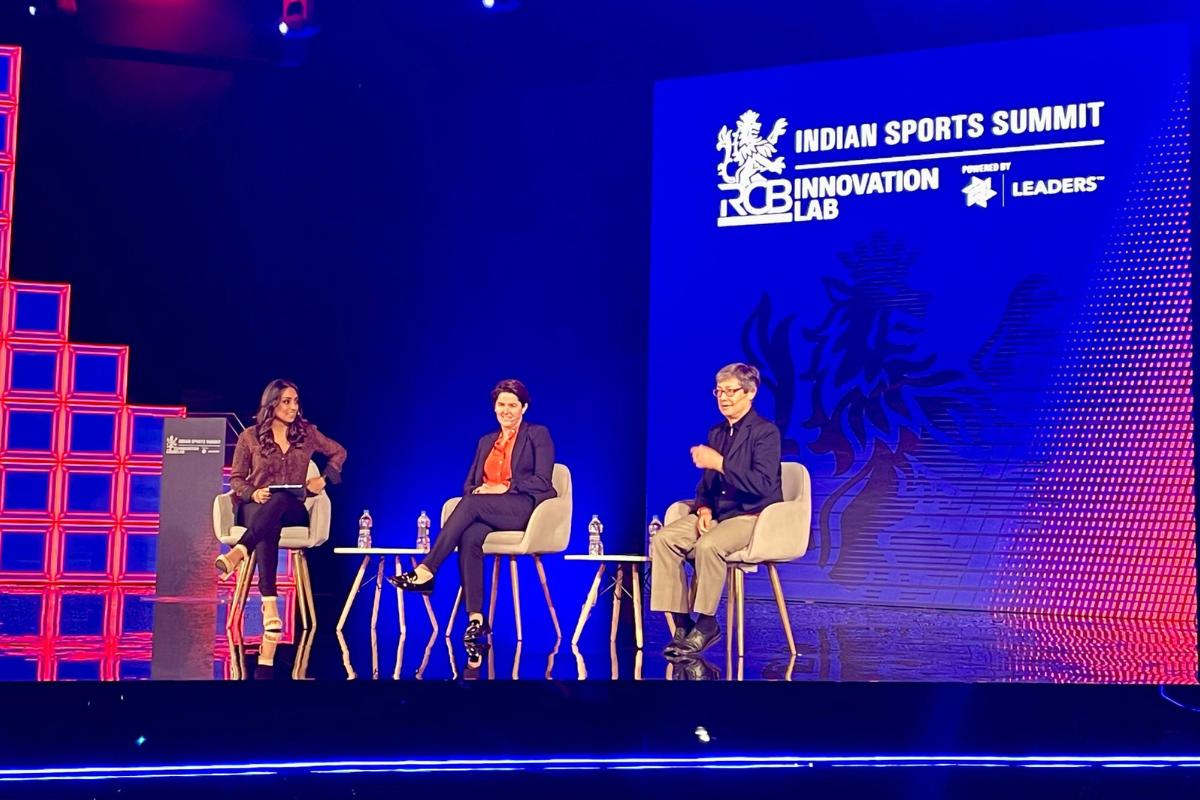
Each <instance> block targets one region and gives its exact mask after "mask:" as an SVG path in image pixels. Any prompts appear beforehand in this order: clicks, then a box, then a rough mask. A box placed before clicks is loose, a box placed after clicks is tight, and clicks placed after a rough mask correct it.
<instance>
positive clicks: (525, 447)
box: [463, 422, 558, 506]
mask: <svg viewBox="0 0 1200 800" xmlns="http://www.w3.org/2000/svg"><path fill="white" fill-rule="evenodd" d="M499 438H500V431H493V432H492V433H489V434H488V435H486V436H484V437H483V438H482V439H480V440H479V446H478V447H477V448H475V460H474V461H473V462H472V463H471V471H470V472H468V473H467V482H466V484H464V485H463V494H470V493H471V492H472V491H474V490H475V487H477V486H482V485H483V462H485V461H487V457H488V453H490V452H491V450H492V446H493V445H495V444H496V440H497V439H499ZM553 475H554V441H553V440H552V439H551V438H550V431H549V430H548V429H547V428H546V426H545V425H534V424H533V423H530V422H522V423H521V427H520V428H518V429H517V441H516V442H515V443H514V444H513V456H512V485H511V486H509V488H508V493H509V494H514V493H515V494H527V495H529V496H530V497H532V498H533V504H534V506H536V505H537V504H538V503H540V502H542V501H543V500H549V499H550V498H551V497H557V496H558V492H556V491H554V484H553V482H552V480H551V478H552V477H553Z"/></svg>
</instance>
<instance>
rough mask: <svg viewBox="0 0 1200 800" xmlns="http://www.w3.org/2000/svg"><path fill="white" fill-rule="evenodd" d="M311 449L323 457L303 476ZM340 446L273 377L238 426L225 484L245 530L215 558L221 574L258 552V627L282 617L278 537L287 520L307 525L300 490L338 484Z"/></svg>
mask: <svg viewBox="0 0 1200 800" xmlns="http://www.w3.org/2000/svg"><path fill="white" fill-rule="evenodd" d="M313 453H321V454H322V455H324V456H325V457H326V458H327V459H328V463H327V464H326V465H325V470H324V472H323V473H322V474H321V476H320V477H317V478H312V479H306V478H307V475H308V462H309V461H310V460H311V459H312V455H313ZM345 461H346V448H344V447H342V446H341V445H340V444H338V443H337V442H335V441H334V440H333V439H330V438H329V437H328V436H325V435H324V434H322V433H321V432H320V431H319V430H317V426H316V425H313V424H312V423H311V422H309V421H308V420H306V419H304V417H303V415H302V412H301V408H300V392H299V390H298V389H297V388H296V384H294V383H292V382H291V381H284V380H274V381H271V382H270V383H268V384H267V388H266V389H264V390H263V394H262V400H261V401H260V403H259V407H258V414H257V415H256V416H255V424H254V426H253V427H251V428H247V429H246V430H244V431H242V435H241V436H239V437H238V441H237V448H236V449H235V450H234V451H233V471H232V473H231V474H230V477H229V486H230V488H231V489H233V503H234V510H235V515H236V517H237V521H238V523H239V524H241V525H245V526H246V533H245V534H243V535H242V538H241V540H240V541H239V542H238V543H237V544H236V545H234V546H233V549H232V550H230V551H229V552H228V553H226V554H224V555H221V556H218V557H217V563H216V567H217V572H218V573H220V575H221V577H225V576H227V575H229V574H231V573H232V572H233V571H234V570H235V569H237V565H238V564H239V563H241V561H242V559H244V558H246V557H247V556H249V555H250V550H251V549H253V550H254V551H255V554H256V555H257V556H258V590H259V593H260V594H261V595H262V607H263V628H264V629H265V630H267V631H279V630H282V628H283V621H282V619H280V616H279V605H278V603H277V601H276V595H275V572H276V570H277V569H278V566H279V536H280V533H281V532H282V530H283V528H285V527H287V526H290V525H307V524H308V510H307V509H306V508H305V507H304V501H303V500H301V499H300V496H299V495H301V494H307V495H309V496H311V495H315V494H319V493H321V492H322V491H324V490H325V484H326V481H328V482H329V483H341V481H342V464H344V463H345ZM301 485H303V487H304V490H305V491H304V492H300V491H297V492H296V493H295V494H293V493H292V492H290V491H275V492H272V491H271V490H270V489H269V488H268V487H270V486H301Z"/></svg>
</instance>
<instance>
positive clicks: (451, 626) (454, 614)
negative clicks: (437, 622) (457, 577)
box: [446, 586, 463, 639]
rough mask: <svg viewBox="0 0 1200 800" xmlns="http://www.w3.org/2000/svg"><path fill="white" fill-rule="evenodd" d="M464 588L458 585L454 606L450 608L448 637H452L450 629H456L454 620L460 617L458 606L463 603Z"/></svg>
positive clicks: (447, 624) (447, 626) (447, 628)
mask: <svg viewBox="0 0 1200 800" xmlns="http://www.w3.org/2000/svg"><path fill="white" fill-rule="evenodd" d="M462 595H463V590H462V587H461V586H460V587H458V594H456V595H455V596H454V608H452V609H450V621H449V622H447V623H446V638H447V639H449V638H450V631H452V630H454V620H456V619H458V606H459V604H461V603H462Z"/></svg>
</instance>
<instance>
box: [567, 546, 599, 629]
mask: <svg viewBox="0 0 1200 800" xmlns="http://www.w3.org/2000/svg"><path fill="white" fill-rule="evenodd" d="M603 577H604V562H601V563H600V568H599V569H597V570H596V577H595V578H593V579H592V588H591V589H589V590H588V593H587V597H586V598H585V599H584V601H583V609H582V610H581V611H580V612H579V621H578V622H576V623H575V635H574V636H572V637H571V644H573V645H575V644H579V636H580V634H582V633H583V626H584V624H585V623H586V622H587V620H588V615H589V614H591V613H592V606H594V605H596V598H597V597H598V596H599V593H600V579H601V578H603Z"/></svg>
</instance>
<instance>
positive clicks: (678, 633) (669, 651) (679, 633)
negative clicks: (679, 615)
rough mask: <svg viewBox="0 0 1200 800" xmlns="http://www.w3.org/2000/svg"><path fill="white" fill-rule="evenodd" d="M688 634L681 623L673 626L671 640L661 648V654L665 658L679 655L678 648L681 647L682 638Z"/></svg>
mask: <svg viewBox="0 0 1200 800" xmlns="http://www.w3.org/2000/svg"><path fill="white" fill-rule="evenodd" d="M687 635H688V632H687V631H686V630H684V628H683V626H682V625H676V626H675V635H674V636H672V637H671V641H669V642H667V646H666V647H664V648H663V655H664V656H666V657H667V658H673V657H675V656H678V655H679V648H680V647H683V640H684V638H686V637H687Z"/></svg>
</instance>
